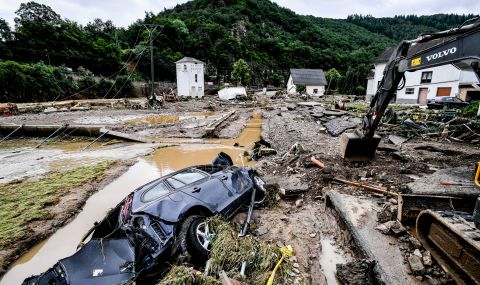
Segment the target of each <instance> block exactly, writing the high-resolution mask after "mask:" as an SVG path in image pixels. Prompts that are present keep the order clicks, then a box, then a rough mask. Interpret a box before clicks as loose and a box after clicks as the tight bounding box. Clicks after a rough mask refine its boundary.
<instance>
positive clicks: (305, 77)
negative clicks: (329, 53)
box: [290, 69, 327, 85]
mask: <svg viewBox="0 0 480 285" xmlns="http://www.w3.org/2000/svg"><path fill="white" fill-rule="evenodd" d="M290 75H291V76H292V79H293V84H295V85H297V84H302V85H327V80H326V79H325V74H324V73H323V70H322V69H290Z"/></svg>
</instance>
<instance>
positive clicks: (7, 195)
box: [0, 161, 112, 249]
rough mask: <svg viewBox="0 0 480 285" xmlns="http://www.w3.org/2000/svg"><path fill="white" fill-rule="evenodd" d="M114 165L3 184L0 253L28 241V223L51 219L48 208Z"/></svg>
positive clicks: (1, 191) (0, 206) (81, 168)
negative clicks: (22, 239) (24, 239)
mask: <svg viewBox="0 0 480 285" xmlns="http://www.w3.org/2000/svg"><path fill="white" fill-rule="evenodd" d="M111 164H112V162H111V161H104V162H101V163H97V164H95V165H93V166H85V167H79V168H75V169H72V170H68V171H66V172H53V173H50V174H49V175H47V176H46V177H44V178H41V179H38V180H28V181H13V182H10V183H5V184H0V193H1V195H0V249H4V248H6V247H7V246H8V245H10V244H13V243H15V242H16V241H18V240H19V239H21V238H24V237H25V236H26V234H27V233H28V223H30V222H32V221H38V220H48V219H50V218H51V214H50V213H49V211H48V209H47V207H48V206H51V205H55V204H56V203H58V201H59V200H60V198H61V197H63V196H65V195H67V194H68V193H69V191H70V190H71V189H73V188H75V187H79V186H82V185H84V184H85V183H87V182H91V181H96V180H99V179H101V178H102V177H103V173H104V172H105V170H107V169H108V168H109V167H110V166H111Z"/></svg>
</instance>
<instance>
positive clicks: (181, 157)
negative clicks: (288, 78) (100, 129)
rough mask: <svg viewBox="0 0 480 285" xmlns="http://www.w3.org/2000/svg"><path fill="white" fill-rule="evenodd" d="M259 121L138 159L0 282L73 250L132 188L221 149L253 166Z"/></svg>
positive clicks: (18, 278) (3, 284) (7, 283)
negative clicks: (229, 134) (250, 151)
mask: <svg viewBox="0 0 480 285" xmlns="http://www.w3.org/2000/svg"><path fill="white" fill-rule="evenodd" d="M261 121H262V119H261V114H260V115H259V114H254V116H253V118H252V119H251V121H250V122H249V123H248V124H247V126H246V127H245V128H244V130H243V131H242V133H241V134H240V136H239V137H238V138H237V139H217V140H215V141H212V143H211V144H187V145H179V146H173V147H165V148H160V149H158V150H156V151H155V153H154V154H152V155H150V156H147V157H145V158H140V159H139V161H138V162H137V163H136V164H135V165H133V166H132V167H131V168H130V169H129V170H128V171H127V172H125V173H124V174H123V175H121V176H120V177H119V178H117V179H116V180H115V181H113V182H112V183H110V184H109V185H107V186H106V187H105V188H104V189H102V190H100V191H99V192H97V193H95V194H94V195H92V196H91V197H90V198H89V199H88V200H87V202H86V204H85V206H84V208H83V210H82V211H81V212H80V213H79V214H78V216H77V217H76V218H75V219H74V220H73V221H72V222H70V223H69V224H67V225H66V226H64V227H63V228H61V229H59V230H58V231H57V232H56V233H55V234H53V235H52V236H51V237H50V238H48V239H47V240H44V241H42V242H40V243H39V244H37V245H36V246H34V247H33V248H32V249H30V251H28V252H27V253H26V254H25V255H23V256H22V257H20V258H19V259H18V260H17V261H16V262H15V263H14V264H12V266H11V267H10V269H9V270H8V271H7V273H5V275H4V276H3V278H2V279H1V280H0V285H15V284H21V283H22V281H23V280H24V279H25V278H27V277H29V276H31V275H36V274H40V273H42V272H44V271H45V270H47V269H48V268H50V267H51V266H53V265H54V264H55V263H56V262H57V261H58V260H59V259H62V258H65V257H68V256H70V255H72V254H73V253H75V250H76V247H77V245H78V243H79V242H80V241H81V239H82V237H83V235H84V233H86V232H87V231H88V230H89V229H90V228H91V227H92V226H93V224H94V222H95V221H100V220H101V219H102V218H103V217H104V216H105V214H106V213H107V212H108V210H109V209H111V208H113V207H114V206H115V205H117V204H118V203H119V202H120V201H121V200H122V199H123V198H124V197H125V196H126V195H128V194H129V193H130V192H131V191H132V190H134V189H135V188H137V187H139V186H141V185H143V184H145V183H147V182H149V181H151V180H153V179H155V178H158V177H160V176H162V175H165V174H168V173H171V172H173V171H176V170H179V169H181V168H184V167H188V166H192V165H196V164H209V163H211V162H212V160H213V159H214V158H215V157H216V156H217V154H218V153H219V152H221V151H223V152H225V153H227V154H229V155H230V156H231V157H232V159H233V160H234V163H235V164H236V165H240V166H241V165H253V164H254V163H253V162H248V161H247V159H246V157H245V156H244V152H245V151H246V150H247V148H248V146H252V145H253V143H254V142H255V141H257V140H258V139H259V138H260V133H261ZM234 145H238V146H244V147H234Z"/></svg>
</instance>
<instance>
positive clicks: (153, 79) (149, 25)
mask: <svg viewBox="0 0 480 285" xmlns="http://www.w3.org/2000/svg"><path fill="white" fill-rule="evenodd" d="M143 26H145V28H146V29H147V31H148V37H149V41H150V76H151V77H150V78H151V79H150V80H151V82H150V83H151V84H152V86H151V90H150V98H151V99H152V100H153V99H154V95H155V94H154V88H155V76H154V75H155V70H154V67H153V32H154V31H155V30H156V29H157V27H158V25H153V24H144V25H143ZM150 28H153V29H150Z"/></svg>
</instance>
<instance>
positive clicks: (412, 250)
mask: <svg viewBox="0 0 480 285" xmlns="http://www.w3.org/2000/svg"><path fill="white" fill-rule="evenodd" d="M387 208H388V206H387ZM380 216H381V215H379V217H380ZM379 221H381V220H379ZM409 229H410V228H409V227H404V226H403V225H402V223H400V222H399V221H398V220H390V221H388V222H385V223H382V224H380V225H378V226H377V227H376V230H378V231H380V232H381V233H383V234H385V235H391V236H394V237H396V238H397V239H398V242H399V244H400V250H401V251H402V254H403V256H404V261H403V262H404V264H406V265H408V267H407V269H408V271H407V272H408V274H411V275H413V276H414V277H415V279H417V280H418V281H424V280H426V281H427V282H429V283H428V284H434V285H440V284H443V285H446V284H455V282H454V281H453V280H452V279H451V278H450V277H449V276H448V275H447V273H446V272H445V271H443V270H442V269H441V268H440V267H439V265H438V264H436V263H435V262H434V261H433V259H432V255H431V254H430V252H429V251H428V250H425V249H424V248H423V246H422V244H421V243H420V241H419V240H418V239H417V238H415V237H414V236H413V235H412V234H411V232H410V231H409Z"/></svg>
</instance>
